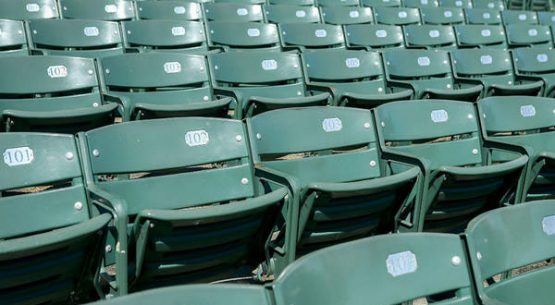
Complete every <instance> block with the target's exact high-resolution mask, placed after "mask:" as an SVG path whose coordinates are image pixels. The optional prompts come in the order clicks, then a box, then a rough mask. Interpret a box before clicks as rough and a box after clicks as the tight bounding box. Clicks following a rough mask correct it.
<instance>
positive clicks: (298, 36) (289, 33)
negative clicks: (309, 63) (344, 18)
mask: <svg viewBox="0 0 555 305" xmlns="http://www.w3.org/2000/svg"><path fill="white" fill-rule="evenodd" d="M279 27H280V34H281V40H282V42H283V45H284V46H290V47H304V48H309V49H319V48H341V47H344V46H345V39H344V35H343V29H342V28H341V26H340V25H332V24H316V23H309V24H304V23H283V24H280V25H279Z"/></svg>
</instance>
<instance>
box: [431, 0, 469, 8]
mask: <svg viewBox="0 0 555 305" xmlns="http://www.w3.org/2000/svg"><path fill="white" fill-rule="evenodd" d="M439 6H440V7H451V8H453V7H455V8H461V9H463V8H472V0H439Z"/></svg>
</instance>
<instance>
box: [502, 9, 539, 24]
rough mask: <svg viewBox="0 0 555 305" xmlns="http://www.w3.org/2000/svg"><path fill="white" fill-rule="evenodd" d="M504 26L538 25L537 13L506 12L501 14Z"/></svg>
mask: <svg viewBox="0 0 555 305" xmlns="http://www.w3.org/2000/svg"><path fill="white" fill-rule="evenodd" d="M501 19H503V24H504V25H509V24H538V16H537V15H536V12H530V11H512V10H505V11H502V12H501Z"/></svg>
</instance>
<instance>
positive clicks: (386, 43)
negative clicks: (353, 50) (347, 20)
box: [345, 24, 405, 49]
mask: <svg viewBox="0 0 555 305" xmlns="http://www.w3.org/2000/svg"><path fill="white" fill-rule="evenodd" d="M345 34H346V40H347V46H348V47H365V48H369V49H385V48H396V47H404V46H405V40H404V37H403V29H402V28H401V27H400V26H398V25H386V24H353V25H347V26H345Z"/></svg>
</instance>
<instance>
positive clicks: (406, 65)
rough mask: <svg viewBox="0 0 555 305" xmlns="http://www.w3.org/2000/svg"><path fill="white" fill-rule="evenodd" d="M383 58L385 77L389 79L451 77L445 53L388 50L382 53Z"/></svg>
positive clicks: (447, 56) (437, 51)
mask: <svg viewBox="0 0 555 305" xmlns="http://www.w3.org/2000/svg"><path fill="white" fill-rule="evenodd" d="M383 57H384V62H385V66H384V67H385V71H386V75H387V77H388V78H390V79H398V80H402V79H419V78H423V77H431V76H436V77H442V76H443V77H444V76H450V75H451V66H450V65H449V54H448V53H447V51H441V50H403V49H390V50H386V51H385V52H384V53H383Z"/></svg>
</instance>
